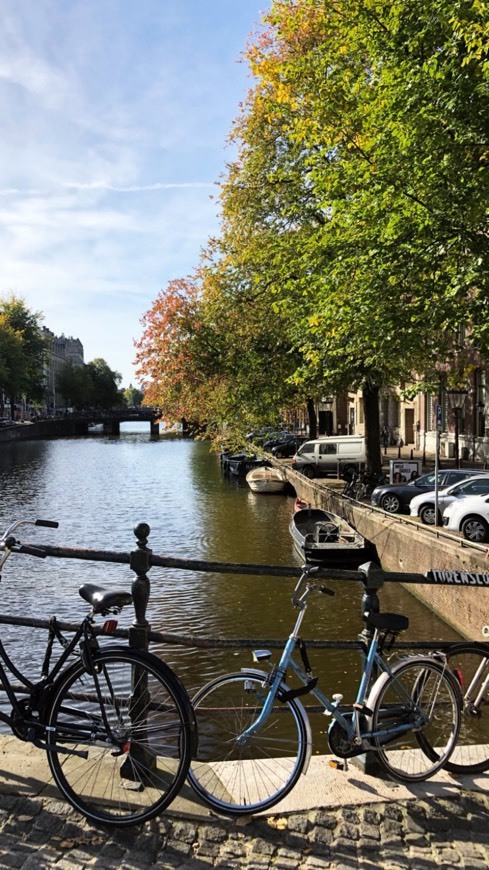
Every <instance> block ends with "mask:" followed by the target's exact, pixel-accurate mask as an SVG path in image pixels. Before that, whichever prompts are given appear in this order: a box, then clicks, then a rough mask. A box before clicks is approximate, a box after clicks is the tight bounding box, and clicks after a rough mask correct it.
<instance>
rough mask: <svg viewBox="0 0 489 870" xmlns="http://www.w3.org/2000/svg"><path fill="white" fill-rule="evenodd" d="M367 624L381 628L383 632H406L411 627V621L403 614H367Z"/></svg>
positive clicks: (365, 615) (365, 617) (365, 616)
mask: <svg viewBox="0 0 489 870" xmlns="http://www.w3.org/2000/svg"><path fill="white" fill-rule="evenodd" d="M364 619H365V622H367V623H368V624H369V625H373V627H374V628H380V630H381V631H382V630H383V631H394V632H397V631H405V629H406V628H408V627H409V619H408V617H407V616H403V615H402V614H401V613H365V614H364Z"/></svg>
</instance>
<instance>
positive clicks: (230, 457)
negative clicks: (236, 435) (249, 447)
mask: <svg viewBox="0 0 489 870" xmlns="http://www.w3.org/2000/svg"><path fill="white" fill-rule="evenodd" d="M264 465H270V462H269V461H268V460H266V459H258V457H257V455H256V453H221V468H222V471H223V473H224V474H233V475H235V476H236V477H246V475H247V474H248V472H249V471H251V469H252V468H261V467H262V466H264Z"/></svg>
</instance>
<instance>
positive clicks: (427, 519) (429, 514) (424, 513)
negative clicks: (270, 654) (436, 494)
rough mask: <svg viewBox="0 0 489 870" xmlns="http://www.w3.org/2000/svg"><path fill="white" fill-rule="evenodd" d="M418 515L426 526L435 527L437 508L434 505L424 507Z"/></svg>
mask: <svg viewBox="0 0 489 870" xmlns="http://www.w3.org/2000/svg"><path fill="white" fill-rule="evenodd" d="M418 515H419V518H420V520H421V522H422V523H424V524H425V525H426V526H434V525H435V506H434V505H432V504H425V505H423V507H422V508H420V510H419V512H418ZM438 522H439V521H438Z"/></svg>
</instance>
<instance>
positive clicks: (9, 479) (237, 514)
mask: <svg viewBox="0 0 489 870" xmlns="http://www.w3.org/2000/svg"><path fill="white" fill-rule="evenodd" d="M0 488H1V492H2V499H1V503H0V523H1V525H2V528H5V527H6V526H8V525H9V524H10V523H11V522H12V521H13V520H14V519H20V518H24V517H27V518H36V517H40V518H42V519H50V520H57V521H58V522H59V529H57V530H53V529H34V528H31V527H26V528H25V529H20V530H19V536H20V535H22V540H24V541H25V542H27V541H28V542H29V543H32V544H34V543H36V542H38V543H46V544H51V545H55V546H66V547H83V548H98V549H104V550H116V551H121V552H128V551H130V550H132V549H133V548H134V546H135V540H136V539H135V537H134V534H133V529H134V527H135V526H136V525H137V524H138V523H139V522H146V523H148V524H149V526H150V528H151V533H150V538H149V546H150V547H151V548H152V549H153V551H154V553H156V554H159V555H162V556H176V557H180V558H184V559H185V558H188V559H204V560H209V561H222V562H234V563H260V564H267V565H287V566H292V565H296V566H298V565H299V564H300V563H299V561H298V558H297V556H296V555H295V553H294V549H293V545H292V540H291V538H290V535H289V532H288V525H289V522H290V518H291V515H292V512H293V498H292V497H291V496H285V495H269V496H267V495H263V494H255V493H252V492H251V491H250V490H249V489H248V487H247V485H246V483H245V482H237V481H236V480H233V479H229V478H225V477H223V475H222V474H221V470H220V464H219V458H218V457H217V456H216V455H215V454H213V453H211V452H210V450H209V445H208V444H207V443H203V442H193V441H187V440H182V439H181V438H174V439H172V438H168V437H165V438H161V439H160V440H151V438H150V435H149V431H148V427H146V426H142V425H138V426H135V425H134V424H133V425H132V428H131V426H130V424H125V426H124V427H122V428H121V435H120V437H117V438H108V437H105V436H104V435H103V434H102V433H94V434H93V435H90V436H88V437H85V438H71V439H61V440H52V441H32V442H18V443H12V444H3V445H2V446H1V453H0ZM133 576H134V575H133V574H132V572H131V571H130V569H129V567H128V566H124V565H110V564H105V563H90V562H78V561H74V560H65V559H49V558H48V559H45V560H43V559H38V558H34V557H32V556H26V555H16V554H14V555H12V556H11V557H10V559H9V561H8V562H7V563H6V565H5V567H4V571H3V576H2V583H1V587H0V595H1V605H0V612H2V613H8V614H10V615H15V616H19V617H22V616H29V617H38V618H39V617H41V618H43V617H46V618H47V617H49V616H50V615H51V614H57V616H58V617H60V618H61V619H65V620H70V621H74V620H76V619H77V618H80V617H81V616H82V615H83V614H84V613H85V612H86V605H85V604H84V602H83V601H82V599H81V598H80V596H79V595H78V588H79V586H80V585H81V583H84V582H94V583H100V584H107V585H111V586H118V587H122V588H128V589H130V587H131V582H132V579H133ZM149 578H150V581H151V597H150V603H149V607H148V619H149V621H150V623H151V626H152V628H153V629H154V630H159V631H165V632H176V633H179V634H191V635H197V636H200V637H206V638H207V637H223V638H260V639H267V638H269V639H281V638H286V637H287V635H288V633H289V631H290V629H291V627H292V625H293V622H294V619H295V611H294V610H293V608H292V606H291V594H292V590H293V586H294V579H293V578H280V577H254V576H247V575H231V574H226V575H218V574H214V573H204V572H194V571H188V570H186V571H184V570H175V569H161V568H156V567H155V568H152V569H151V570H150V572H149ZM330 586H332V587H334V589H335V593H336V595H335V597H334V598H329V597H328V598H327V597H325V596H318V597H316V598H313V599H311V604H310V608H309V610H308V613H307V615H306V619H305V621H304V623H303V629H302V634H303V637H304V638H309V639H351V640H353V639H355V638H356V637H357V635H358V633H359V632H360V631H361V629H362V621H361V595H362V587H361V585H360V584H359V583H355V582H348V583H345V582H339V581H336V582H335V583H331V584H330ZM380 597H381V606H382V609H383V610H396V611H399V612H404V613H405V614H406V615H408V616H409V617H410V621H411V625H410V629H409V631H408V632H407V633H406V635H405V637H406V639H410V640H438V639H445V640H446V639H456V637H457V636H456V634H455V633H454V631H453V630H452V629H450V628H449V627H448V626H447V625H446V624H445V623H444V622H442V621H441V620H440V619H438V618H437V617H436V616H435V614H433V613H432V612H431V611H429V610H428V609H427V608H425V607H424V606H423V605H422V604H420V602H419V601H418V600H417V599H416V598H415V597H414V596H413V595H411V593H409V592H408V591H407V590H405V589H403V588H402V587H400V586H396V587H393V586H392V585H391V586H389V585H386V587H385V588H384V589H383V590H382V591H381V593H380ZM132 618H133V614H132V613H131V609H130V608H126V609H125V611H123V613H122V614H121V617H120V625H121V627H129V625H130V623H131V621H132ZM0 636H1V638H2V640H3V641H4V644H5V646H6V647H7V649H8V651H9V653H11V655H12V658H13V659H14V661H15V662H20V663H21V664H22V665H23V667H25V668H26V670H27V672H28V673H29V674H31V675H33V676H34V675H35V674H36V669H37V666H38V665H40V662H41V660H42V654H41V651H42V650H43V649H44V643H45V637H46V635H45V632H44V631H42V630H40V629H25V628H18V627H10V626H3V625H0ZM153 649H154V651H155V652H157V653H158V654H159V655H161V656H162V657H163V658H164V659H165V660H166V661H167V662H168V663H169V664H170V665H171V666H172V667H174V668H175V670H176V671H177V673H178V674H179V676H180V677H181V679H182V680H183V682H184V683H185V685H186V686H187V688H188V690H189V692H190V693H192V692H193V691H194V690H195V689H196V688H198V687H200V686H201V685H202V684H203V683H204V682H205V681H207V680H208V679H210V678H211V677H213V676H215V675H217V674H220V673H223V672H225V671H228V670H234V669H236V668H239V667H242V666H246V665H248V664H251V663H252V660H251V655H250V649H249V648H247V649H243V650H240V649H232V650H206V649H204V650H196V649H195V648H188V647H184V646H180V647H175V646H171V645H165V646H158V647H153ZM310 659H311V662H312V664H313V667H314V669H315V671H316V672H317V674H318V675H319V678H320V684H321V686H322V687H323V688H324V689H325V691H326V692H327V693H328V694H329V693H333V692H336V691H339V690H340V689H341V691H343V692H344V694H345V699H346V700H351V695H352V693H353V687H354V685H355V682H356V680H357V678H358V674H359V653H358V651H352V652H351V653H350V652H345V651H323V650H320V651H319V650H311V651H310Z"/></svg>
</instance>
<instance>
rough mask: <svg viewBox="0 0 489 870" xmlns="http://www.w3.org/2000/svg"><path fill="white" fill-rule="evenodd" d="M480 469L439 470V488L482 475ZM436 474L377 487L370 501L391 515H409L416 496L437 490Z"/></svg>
mask: <svg viewBox="0 0 489 870" xmlns="http://www.w3.org/2000/svg"><path fill="white" fill-rule="evenodd" d="M480 473H481V470H480V468H443V469H439V470H438V486H439V487H440V489H442V488H445V487H447V486H451V485H452V483H459V482H460V481H461V480H465V478H466V477H471V475H473V474H480ZM435 481H436V472H435V471H430V472H429V473H428V474H422V475H421V476H420V477H418V478H417V479H416V480H411V481H409V483H385V484H383V485H382V486H377V487H375V489H374V491H373V492H372V495H371V497H370V500H371V502H372V504H373V505H375V506H376V507H381V508H382V509H383V510H385V511H387V512H388V513H390V514H402V513H409V504H410V502H411V499H412V498H414V496H415V495H419V494H420V493H422V492H432V491H433V490H434V488H435Z"/></svg>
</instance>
